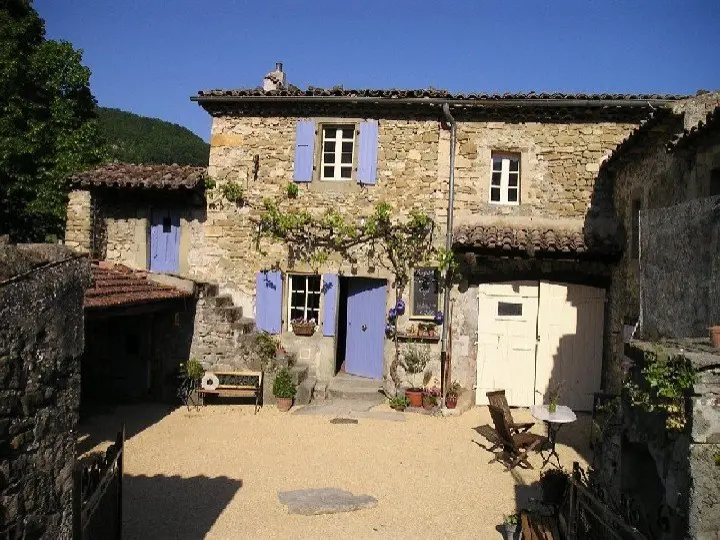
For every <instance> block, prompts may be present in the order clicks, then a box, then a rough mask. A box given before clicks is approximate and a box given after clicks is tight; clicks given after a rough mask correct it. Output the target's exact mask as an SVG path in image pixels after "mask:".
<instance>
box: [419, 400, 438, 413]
mask: <svg viewBox="0 0 720 540" xmlns="http://www.w3.org/2000/svg"><path fill="white" fill-rule="evenodd" d="M422 406H423V409H425V410H426V411H429V410H431V409H432V408H433V407H435V404H434V403H433V402H432V401H423V402H422Z"/></svg>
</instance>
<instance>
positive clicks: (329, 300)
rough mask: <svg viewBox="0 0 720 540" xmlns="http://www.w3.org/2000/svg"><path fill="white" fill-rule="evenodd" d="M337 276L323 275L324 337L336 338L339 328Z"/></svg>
mask: <svg viewBox="0 0 720 540" xmlns="http://www.w3.org/2000/svg"><path fill="white" fill-rule="evenodd" d="M338 289H339V281H338V276H337V274H323V276H322V293H323V325H322V327H323V336H334V335H335V328H336V326H337V316H336V307H337V299H338V294H339V291H338Z"/></svg>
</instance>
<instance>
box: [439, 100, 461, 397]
mask: <svg viewBox="0 0 720 540" xmlns="http://www.w3.org/2000/svg"><path fill="white" fill-rule="evenodd" d="M442 111H443V115H444V116H445V121H446V122H447V123H448V125H449V126H450V185H449V188H448V210H447V234H446V235H445V248H446V249H447V250H451V249H452V237H453V234H452V228H453V210H454V207H455V141H456V139H457V132H456V127H457V126H456V124H455V119H454V118H453V116H452V115H451V114H450V105H448V104H447V103H443V106H442ZM450 289H451V284H450V282H449V281H447V280H446V283H445V294H444V298H443V317H445V320H444V321H443V327H442V341H441V349H440V403H441V404H442V405H443V406H444V405H445V368H446V362H447V338H448V326H449V325H450V318H449V313H450Z"/></svg>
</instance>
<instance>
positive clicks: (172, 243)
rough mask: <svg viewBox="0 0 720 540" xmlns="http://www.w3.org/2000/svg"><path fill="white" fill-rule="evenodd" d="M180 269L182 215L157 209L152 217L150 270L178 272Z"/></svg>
mask: <svg viewBox="0 0 720 540" xmlns="http://www.w3.org/2000/svg"><path fill="white" fill-rule="evenodd" d="M179 269H180V217H179V216H178V215H177V214H173V213H172V212H171V211H170V210H160V209H155V210H153V212H152V216H151V219H150V270H152V271H153V272H168V273H177V272H178V270H179Z"/></svg>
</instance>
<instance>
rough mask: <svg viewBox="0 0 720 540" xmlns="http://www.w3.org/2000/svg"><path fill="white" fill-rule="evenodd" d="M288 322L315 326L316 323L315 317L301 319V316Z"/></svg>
mask: <svg viewBox="0 0 720 540" xmlns="http://www.w3.org/2000/svg"><path fill="white" fill-rule="evenodd" d="M290 324H293V325H295V324H296V325H298V326H315V325H316V324H317V323H316V322H315V319H303V318H302V317H298V318H297V319H293V320H291V321H290Z"/></svg>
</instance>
